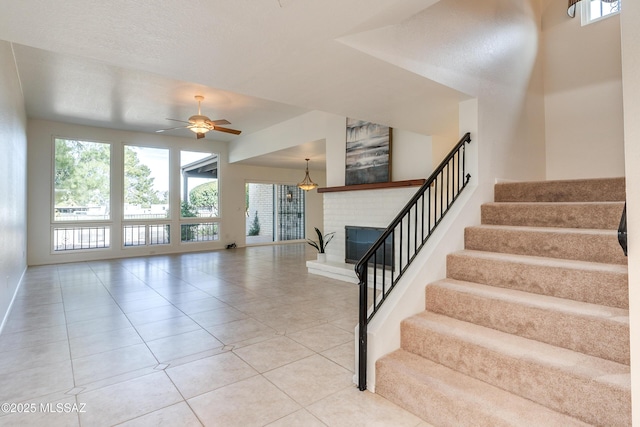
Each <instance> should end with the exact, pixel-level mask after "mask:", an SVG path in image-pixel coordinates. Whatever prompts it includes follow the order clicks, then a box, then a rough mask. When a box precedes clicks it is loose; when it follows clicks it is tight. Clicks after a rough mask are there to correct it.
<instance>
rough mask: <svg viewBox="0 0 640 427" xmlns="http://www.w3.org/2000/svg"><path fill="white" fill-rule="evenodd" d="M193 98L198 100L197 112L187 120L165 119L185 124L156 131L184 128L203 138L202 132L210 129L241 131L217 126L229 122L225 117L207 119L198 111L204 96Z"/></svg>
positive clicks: (231, 131)
mask: <svg viewBox="0 0 640 427" xmlns="http://www.w3.org/2000/svg"><path fill="white" fill-rule="evenodd" d="M195 98H196V101H198V114H196V115H194V116H191V117H189V121H184V120H177V119H167V120H172V121H174V122H182V123H186V125H185V126H178V127H174V128H169V129H160V130H157V131H156V132H166V131H168V130H174V129H185V128H186V129H190V130H191V131H192V132H194V133H195V134H196V138H198V139H201V138H204V134H205V133H207V132H209V131H210V130H217V131H218V132H225V133H231V134H233V135H240V132H241V131H239V130H235V129H229V128H225V127H222V126H219V125H230V124H231V122H229V121H228V120H225V119H220V120H211V119H209V117H207V116H203V115H202V114H201V113H200V103H201V102H202V101H203V100H204V96H202V95H196V96H195Z"/></svg>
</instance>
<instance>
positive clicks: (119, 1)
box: [0, 0, 467, 165]
mask: <svg viewBox="0 0 640 427" xmlns="http://www.w3.org/2000/svg"><path fill="white" fill-rule="evenodd" d="M446 1H447V0H443V2H446ZM434 3H438V1H437V0H340V1H338V0H323V1H322V2H319V1H313V0H261V1H256V0H235V1H233V2H230V1H225V0H200V1H195V2H189V3H185V2H180V1H175V0H172V1H165V2H161V3H158V2H152V1H148V0H147V1H136V2H131V1H126V0H113V1H108V2H105V1H96V0H66V1H64V2H62V1H43V0H22V1H20V2H15V1H11V0H0V7H1V8H2V11H3V13H2V14H1V15H0V40H6V41H9V42H12V43H13V48H14V52H15V57H16V63H17V67H18V72H19V74H20V79H21V82H22V85H23V90H24V95H25V102H26V107H27V114H28V115H29V117H35V118H43V119H49V120H56V121H63V122H70V123H78V124H87V125H92V126H101V127H109V128H116V129H124V130H134V131H142V132H154V131H155V130H157V129H162V128H168V127H172V126H173V123H172V122H170V121H167V120H166V118H175V119H186V118H188V117H189V116H191V115H192V114H195V113H196V112H197V104H196V102H195V101H194V99H193V96H194V95H196V94H201V95H204V96H205V101H204V102H203V105H202V113H203V114H205V115H207V116H209V117H211V118H212V119H221V118H224V119H227V120H229V121H230V122H231V123H232V125H229V126H228V127H232V128H236V129H241V130H242V131H243V134H248V133H252V132H257V131H259V130H261V129H264V128H266V127H269V126H272V125H274V124H276V123H279V122H282V121H284V120H287V119H290V118H292V117H295V116H297V115H300V114H302V113H305V112H307V111H310V110H320V111H326V112H329V113H334V114H339V115H344V116H350V117H356V118H360V119H365V120H371V121H375V122H378V123H382V124H386V125H390V126H392V127H395V128H399V129H404V130H409V131H413V132H418V133H422V134H438V133H442V132H446V131H447V130H450V129H451V128H452V127H453V128H455V127H456V126H457V124H456V121H455V120H456V118H457V114H456V111H457V105H458V102H459V101H460V100H462V99H465V98H466V97H467V96H466V95H464V94H463V93H462V92H459V91H456V90H454V89H451V88H448V87H446V86H444V85H442V84H440V83H437V82H435V81H433V80H430V79H427V78H425V77H424V76H421V75H420V73H417V72H415V70H413V71H408V70H407V68H410V67H407V66H404V65H403V66H402V67H400V66H397V65H396V64H394V63H393V61H390V60H389V55H388V52H387V53H386V54H384V53H379V52H375V49H372V47H371V43H366V39H367V37H368V36H367V34H371V37H374V39H375V37H379V34H380V33H379V31H377V30H378V29H383V28H389V27H395V28H403V27H404V25H405V22H407V23H411V22H412V21H411V18H412V17H414V16H420V14H422V13H426V12H424V11H425V10H426V9H427V8H429V7H430V6H432V5H433V4H434ZM412 25H415V23H413V24H412ZM358 34H361V36H358ZM420 36H423V35H422V34H421V35H420ZM363 37H364V40H365V41H363ZM372 40H373V39H372ZM418 44H419V43H418ZM351 45H353V46H351ZM361 46H365V48H362V47H361ZM365 52H366V53H365ZM380 58H382V59H380ZM170 134H172V135H176V136H190V132H189V131H187V130H176V131H171V132H170ZM214 134H215V135H214ZM207 138H215V139H218V140H221V141H229V143H233V140H234V138H236V137H234V136H232V135H228V134H222V133H218V132H214V133H210V134H208V135H207ZM291 154H296V155H297V154H298V153H287V152H282V153H274V154H273V155H271V156H268V157H267V158H263V159H259V160H256V163H260V164H265V162H266V163H269V162H272V164H274V165H278V163H277V162H278V161H277V158H278V156H280V157H282V158H285V157H287V155H291Z"/></svg>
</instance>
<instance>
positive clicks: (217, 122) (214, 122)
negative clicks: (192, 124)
mask: <svg viewBox="0 0 640 427" xmlns="http://www.w3.org/2000/svg"><path fill="white" fill-rule="evenodd" d="M206 122H207V123H209V124H211V126H217V125H230V124H231V122H230V121H229V120H225V119H220V120H206Z"/></svg>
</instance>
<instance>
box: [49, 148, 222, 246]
mask: <svg viewBox="0 0 640 427" xmlns="http://www.w3.org/2000/svg"><path fill="white" fill-rule="evenodd" d="M116 147H122V148H121V149H122V150H123V151H122V153H121V154H122V159H123V163H124V164H123V169H122V170H123V176H122V183H123V185H122V188H115V189H112V188H111V181H112V179H111V178H112V177H111V167H112V165H111V159H112V150H114V149H115V148H116ZM54 151H55V154H54V156H55V167H54V194H55V196H54V214H53V218H54V219H53V221H54V222H55V223H56V225H55V226H54V227H53V250H54V251H68V250H84V249H100V248H108V247H110V240H111V239H110V236H111V228H112V226H113V224H111V223H109V222H106V221H112V220H114V218H112V215H111V206H110V203H111V198H112V197H113V198H114V200H117V201H118V203H120V204H121V206H122V212H123V217H122V219H123V220H124V221H125V223H124V224H122V230H121V231H120V235H121V236H122V245H123V246H125V247H131V246H148V245H166V244H170V242H171V239H170V235H171V232H170V231H171V230H173V229H174V228H172V226H171V224H172V222H175V223H176V224H175V225H176V226H177V229H178V230H180V235H181V236H180V241H182V242H202V241H212V240H218V238H219V237H218V236H219V232H218V222H217V221H216V219H217V217H218V216H219V199H218V156H217V154H212V153H201V152H191V151H180V171H179V173H180V174H181V175H180V179H181V199H180V201H181V215H180V218H174V219H173V221H172V220H171V218H170V212H171V209H170V206H171V204H170V200H171V197H170V192H169V180H170V176H171V174H170V163H169V157H170V156H169V155H170V150H169V149H168V148H154V147H142V146H134V145H120V144H110V143H105V142H92V141H80V140H73V139H63V138H55V139H54ZM118 157H119V156H118ZM176 172H178V171H176ZM185 218H186V219H187V220H186V221H185ZM192 218H193V219H192ZM77 221H83V225H82V226H79V225H72V224H73V223H75V222H77ZM178 221H182V223H180V224H177V223H178ZM187 221H188V223H187Z"/></svg>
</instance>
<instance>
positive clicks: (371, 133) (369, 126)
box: [345, 118, 391, 185]
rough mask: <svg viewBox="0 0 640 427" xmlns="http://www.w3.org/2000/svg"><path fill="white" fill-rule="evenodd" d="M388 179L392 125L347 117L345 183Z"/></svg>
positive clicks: (371, 182)
mask: <svg viewBox="0 0 640 427" xmlns="http://www.w3.org/2000/svg"><path fill="white" fill-rule="evenodd" d="M389 181H391V128H390V127H389V126H382V125H379V124H376V123H371V122H366V121H362V120H356V119H351V118H347V160H346V173H345V185H357V184H373V183H376V182H389Z"/></svg>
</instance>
